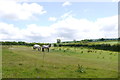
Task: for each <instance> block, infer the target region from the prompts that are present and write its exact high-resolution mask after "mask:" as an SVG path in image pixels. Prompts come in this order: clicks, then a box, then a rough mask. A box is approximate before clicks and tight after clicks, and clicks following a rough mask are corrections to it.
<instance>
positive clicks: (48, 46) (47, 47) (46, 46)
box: [42, 45, 51, 52]
mask: <svg viewBox="0 0 120 80" xmlns="http://www.w3.org/2000/svg"><path fill="white" fill-rule="evenodd" d="M50 47H51V45H42V52H44V49H47V50H48V52H49V48H50Z"/></svg>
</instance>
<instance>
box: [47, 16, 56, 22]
mask: <svg viewBox="0 0 120 80" xmlns="http://www.w3.org/2000/svg"><path fill="white" fill-rule="evenodd" d="M48 20H49V21H56V20H57V18H56V17H49V19H48Z"/></svg>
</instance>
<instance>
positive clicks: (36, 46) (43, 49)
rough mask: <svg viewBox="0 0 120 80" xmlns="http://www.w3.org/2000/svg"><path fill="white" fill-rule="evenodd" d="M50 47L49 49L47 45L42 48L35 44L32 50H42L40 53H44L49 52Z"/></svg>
mask: <svg viewBox="0 0 120 80" xmlns="http://www.w3.org/2000/svg"><path fill="white" fill-rule="evenodd" d="M50 47H51V44H49V45H42V46H40V45H37V44H35V45H34V46H33V49H34V50H36V49H38V51H41V49H42V52H44V51H45V49H47V51H48V52H49V48H50Z"/></svg>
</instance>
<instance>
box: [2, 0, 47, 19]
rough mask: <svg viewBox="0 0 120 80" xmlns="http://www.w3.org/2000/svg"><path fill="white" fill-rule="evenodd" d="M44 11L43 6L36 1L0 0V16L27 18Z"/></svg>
mask: <svg viewBox="0 0 120 80" xmlns="http://www.w3.org/2000/svg"><path fill="white" fill-rule="evenodd" d="M44 13H46V11H45V10H44V9H43V6H41V5H39V4H37V3H30V4H28V3H18V2H17V1H4V0H3V1H0V17H2V18H7V19H11V20H27V19H31V18H34V17H35V15H36V14H38V15H41V14H44Z"/></svg>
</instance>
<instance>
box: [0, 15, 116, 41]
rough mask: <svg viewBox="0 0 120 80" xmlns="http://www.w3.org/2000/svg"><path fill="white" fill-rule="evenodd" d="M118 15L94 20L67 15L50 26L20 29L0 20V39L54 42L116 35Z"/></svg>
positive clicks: (29, 26)
mask: <svg viewBox="0 0 120 80" xmlns="http://www.w3.org/2000/svg"><path fill="white" fill-rule="evenodd" d="M117 24H118V16H111V17H105V18H98V19H97V20H96V21H90V20H87V19H77V18H75V17H73V16H68V17H66V18H63V19H61V20H58V21H56V23H54V24H52V25H50V26H38V25H36V24H29V25H26V28H25V29H20V28H18V27H17V26H15V25H13V24H7V23H4V22H0V39H1V40H13V41H14V40H17V41H18V40H23V41H28V42H56V39H57V38H60V39H61V40H62V41H65V40H73V39H76V40H82V39H96V38H104V37H105V36H106V37H107V38H115V37H118V28H117V27H118V25H117Z"/></svg>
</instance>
